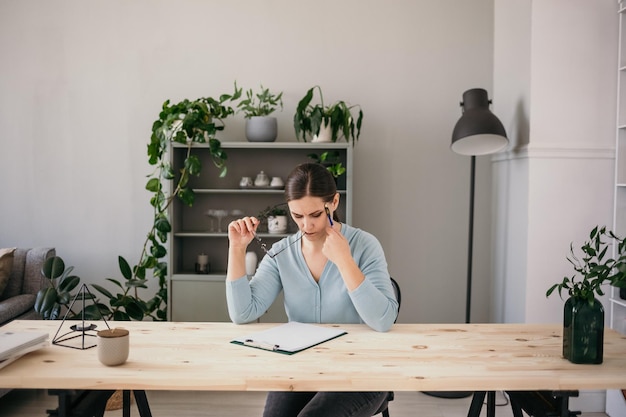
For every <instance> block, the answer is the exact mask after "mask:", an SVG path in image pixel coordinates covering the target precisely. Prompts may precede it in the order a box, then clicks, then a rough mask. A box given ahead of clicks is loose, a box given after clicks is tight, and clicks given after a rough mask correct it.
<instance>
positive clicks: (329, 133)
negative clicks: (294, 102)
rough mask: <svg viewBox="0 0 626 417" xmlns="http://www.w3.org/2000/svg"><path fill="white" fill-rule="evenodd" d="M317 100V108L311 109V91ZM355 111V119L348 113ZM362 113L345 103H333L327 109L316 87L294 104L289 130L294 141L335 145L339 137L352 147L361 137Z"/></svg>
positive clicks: (359, 108)
mask: <svg viewBox="0 0 626 417" xmlns="http://www.w3.org/2000/svg"><path fill="white" fill-rule="evenodd" d="M315 89H317V91H318V92H319V96H320V104H315V105H312V104H311V101H312V100H313V93H314V90H315ZM357 108H358V110H359V111H358V113H357V117H356V118H355V117H354V116H353V114H352V111H356V109H357ZM362 122H363V110H362V109H361V106H359V105H352V106H350V105H348V104H347V103H346V102H345V101H337V102H335V103H334V104H332V105H330V106H326V105H325V104H324V96H323V95H322V89H321V87H320V86H317V85H316V86H315V87H312V88H311V89H309V90H308V91H307V92H306V94H305V95H304V97H303V98H302V99H301V100H300V102H299V103H298V107H297V108H296V114H295V115H294V116H293V126H294V128H295V130H296V138H298V140H299V139H302V140H303V141H304V142H306V141H307V137H309V138H312V140H311V141H312V142H336V141H337V140H339V139H341V138H342V137H343V138H345V140H346V141H348V142H350V141H351V142H352V146H354V145H355V143H356V142H357V140H358V139H359V136H360V134H361V124H362Z"/></svg>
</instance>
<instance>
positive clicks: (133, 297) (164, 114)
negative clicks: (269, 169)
mask: <svg viewBox="0 0 626 417" xmlns="http://www.w3.org/2000/svg"><path fill="white" fill-rule="evenodd" d="M240 97H241V89H239V88H237V84H236V83H235V87H234V93H233V94H222V95H221V96H219V99H214V98H212V97H202V98H198V99H196V100H187V99H185V100H183V101H181V102H179V103H176V104H170V101H169V100H167V101H165V103H163V106H162V109H161V112H160V113H159V118H158V119H157V120H156V121H155V122H154V123H153V124H152V135H151V137H150V143H149V144H148V162H149V164H150V165H152V166H154V167H155V169H154V171H153V172H152V174H150V175H149V176H148V181H147V183H146V187H145V188H146V190H148V191H149V192H150V193H152V194H151V197H150V205H151V206H152V208H153V215H152V218H153V222H152V226H151V228H150V230H149V232H148V234H147V235H146V240H145V241H144V244H143V247H142V250H141V253H140V255H139V262H138V263H137V264H136V265H134V266H132V267H131V266H130V264H129V262H128V261H127V260H126V259H125V258H124V257H122V256H119V257H118V265H119V269H120V272H121V274H122V277H123V280H119V279H114V278H107V280H108V281H109V282H111V283H113V284H114V285H115V286H116V287H118V288H119V289H120V290H121V292H117V293H115V294H114V293H113V292H111V291H109V290H107V289H106V288H104V287H102V286H101V285H97V284H94V285H93V287H94V288H95V289H96V291H98V292H99V293H101V294H102V295H104V296H105V297H107V298H108V305H106V304H104V303H101V302H98V303H97V306H98V307H97V308H99V309H100V310H101V313H103V315H104V316H105V317H108V318H110V319H113V320H131V319H132V320H143V319H144V318H146V317H150V318H152V319H153V320H167V263H166V262H165V261H164V260H163V258H164V257H165V256H166V255H167V249H166V243H167V239H168V234H169V233H170V232H171V230H172V225H171V223H170V221H169V219H168V216H167V211H168V208H169V206H170V205H171V204H172V202H173V201H174V200H175V199H176V198H178V199H180V200H181V201H182V202H183V203H184V204H186V205H188V206H192V205H193V203H194V199H195V194H194V192H193V190H192V189H191V188H190V187H189V186H188V183H189V179H190V177H191V176H192V175H193V176H198V175H200V172H201V171H202V164H201V161H200V159H199V158H198V157H197V156H196V155H194V154H192V153H191V149H192V148H193V147H194V146H196V145H207V144H208V148H209V153H210V155H211V158H212V161H213V163H214V165H215V166H216V167H217V168H218V169H219V170H220V174H219V176H220V177H223V176H225V175H226V173H227V167H226V160H227V154H226V152H224V150H223V149H222V147H221V142H220V141H219V139H217V138H216V137H215V135H216V133H217V132H218V131H221V130H223V129H224V119H226V118H227V117H229V116H232V115H234V113H235V110H234V109H233V107H232V106H230V105H228V104H227V103H231V102H234V101H235V100H238V99H239V98H240ZM173 143H178V144H181V145H184V146H186V153H185V159H184V161H183V164H182V168H181V169H180V170H179V172H174V169H173V168H172V166H171V163H170V161H169V158H168V153H167V151H168V148H169V146H170V145H171V144H173ZM170 181H175V183H174V184H173V186H172V187H171V188H170V187H169V182H170ZM169 189H171V190H172V191H171V192H169V193H168V191H167V190H169ZM150 270H151V271H152V276H153V277H154V278H156V279H158V284H159V288H158V290H157V291H156V293H155V294H154V296H152V297H151V298H149V299H147V300H144V299H142V297H141V296H140V294H139V291H138V290H139V289H140V288H142V289H145V288H147V285H146V283H147V272H148V271H150ZM88 313H89V314H90V315H93V314H95V315H97V311H96V310H93V309H90V311H88ZM95 315H94V316H92V317H96V316H95Z"/></svg>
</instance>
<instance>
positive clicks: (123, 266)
mask: <svg viewBox="0 0 626 417" xmlns="http://www.w3.org/2000/svg"><path fill="white" fill-rule="evenodd" d="M117 263H118V264H119V267H120V272H121V273H122V276H123V277H124V278H126V279H131V278H132V277H133V271H132V270H131V269H130V265H129V264H128V262H126V259H124V258H123V257H122V256H118V258H117Z"/></svg>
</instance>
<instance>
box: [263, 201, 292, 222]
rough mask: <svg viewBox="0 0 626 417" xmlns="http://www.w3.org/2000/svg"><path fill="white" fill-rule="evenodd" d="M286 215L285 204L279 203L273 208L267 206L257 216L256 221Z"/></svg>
mask: <svg viewBox="0 0 626 417" xmlns="http://www.w3.org/2000/svg"><path fill="white" fill-rule="evenodd" d="M286 215H287V203H280V204H277V205H275V206H267V207H266V208H265V209H263V210H261V211H260V212H259V214H257V219H259V220H260V221H263V220H267V218H268V217H273V216H286Z"/></svg>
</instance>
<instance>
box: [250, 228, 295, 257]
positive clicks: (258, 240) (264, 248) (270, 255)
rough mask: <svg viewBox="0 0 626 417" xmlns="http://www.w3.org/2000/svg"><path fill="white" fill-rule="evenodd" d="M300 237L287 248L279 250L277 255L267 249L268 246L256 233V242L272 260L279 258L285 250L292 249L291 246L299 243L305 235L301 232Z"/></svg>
mask: <svg viewBox="0 0 626 417" xmlns="http://www.w3.org/2000/svg"><path fill="white" fill-rule="evenodd" d="M299 233H300V236H298V237H297V238H295V239H294V240H293V242H291V243H289V244H288V245H287V246H285V247H284V248H282V249H281V250H279V251H278V252H276V253H270V250H268V249H267V244H266V243H264V242H263V240H261V238H260V237H259V235H257V234H256V233H255V234H254V238H255V239H256V241H257V242H258V243H259V245H261V249H263V252H265V253H266V254H267V256H269V257H270V258H272V259H274V258H275V257H277V256H278V255H280V254H281V253H282V252H283V251H284V250H285V249H288V248H289V247H291V245H293V244H294V243H296V242H299V241H300V239H302V236H304V234H303V233H302V232H299Z"/></svg>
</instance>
